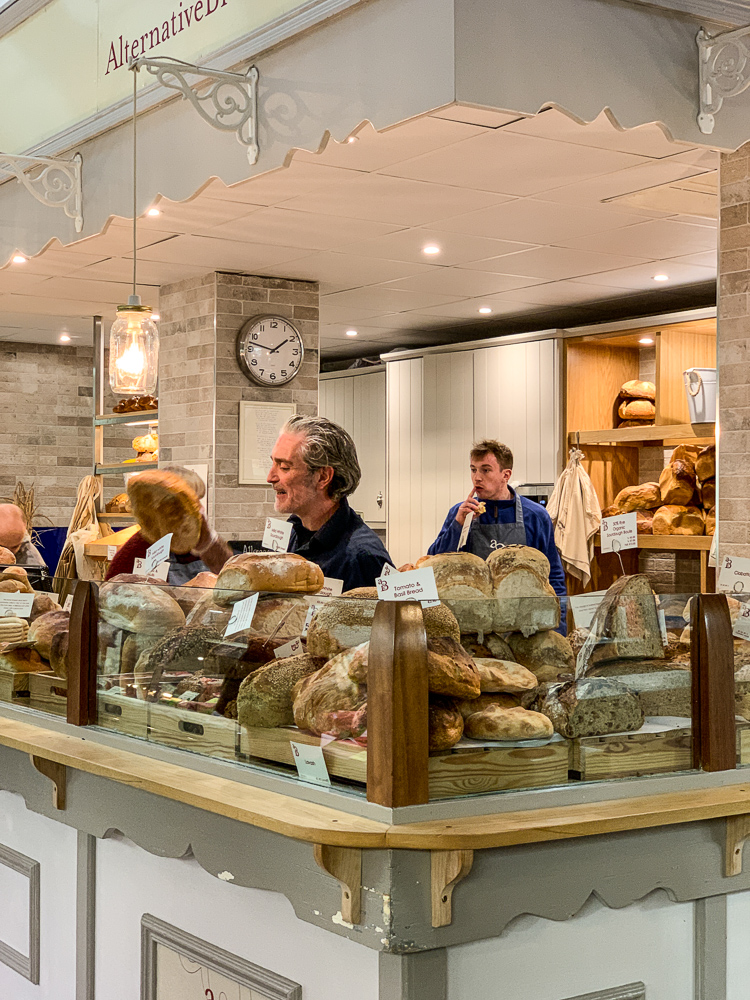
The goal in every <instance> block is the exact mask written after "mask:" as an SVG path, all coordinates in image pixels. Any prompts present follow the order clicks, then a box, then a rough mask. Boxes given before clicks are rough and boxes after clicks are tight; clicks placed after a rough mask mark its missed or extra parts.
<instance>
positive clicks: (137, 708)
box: [96, 691, 149, 740]
mask: <svg viewBox="0 0 750 1000" xmlns="http://www.w3.org/2000/svg"><path fill="white" fill-rule="evenodd" d="M96 704H97V720H96V724H97V725H98V726H102V728H104V729H114V730H116V731H117V732H118V733H126V734H127V735H128V736H140V737H141V739H144V740H145V739H146V736H147V735H148V707H149V706H148V702H145V701H141V700H140V699H139V698H129V697H128V696H127V695H123V694H111V693H110V692H109V691H99V692H98V693H97V696H96Z"/></svg>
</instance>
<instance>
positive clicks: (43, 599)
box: [29, 591, 62, 622]
mask: <svg viewBox="0 0 750 1000" xmlns="http://www.w3.org/2000/svg"><path fill="white" fill-rule="evenodd" d="M61 610H62V609H61V607H60V605H59V604H58V603H57V601H56V600H55V598H54V597H53V596H52V594H42V593H39V592H36V591H35V592H34V601H33V604H32V605H31V614H30V615H29V621H30V622H35V621H36V620H37V618H41V616H42V615H46V614H48V613H49V612H50V611H61Z"/></svg>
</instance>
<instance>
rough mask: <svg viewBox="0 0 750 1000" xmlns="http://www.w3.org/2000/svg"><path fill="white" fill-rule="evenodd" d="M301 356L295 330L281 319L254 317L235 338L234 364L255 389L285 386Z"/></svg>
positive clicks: (296, 367)
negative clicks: (253, 384)
mask: <svg viewBox="0 0 750 1000" xmlns="http://www.w3.org/2000/svg"><path fill="white" fill-rule="evenodd" d="M304 356H305V350H304V348H303V346H302V337H301V335H300V332H299V330H298V329H297V328H296V327H295V326H294V324H293V323H291V322H290V321H289V320H288V319H284V317H283V316H254V317H253V318H252V319H249V320H248V321H247V323H245V324H244V325H243V327H242V329H241V330H240V332H239V333H238V334H237V362H238V364H239V366H240V368H241V369H242V371H243V372H244V374H245V375H246V376H247V377H248V378H249V379H250V380H251V381H252V382H255V383H256V384H257V385H262V386H265V387H266V388H273V387H274V386H279V385H288V384H289V382H291V381H292V379H293V378H294V377H295V376H296V375H297V373H298V372H299V369H300V365H301V364H302V359H303V358H304Z"/></svg>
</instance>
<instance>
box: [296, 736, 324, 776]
mask: <svg viewBox="0 0 750 1000" xmlns="http://www.w3.org/2000/svg"><path fill="white" fill-rule="evenodd" d="M289 743H290V745H291V747H292V756H293V757H294V763H295V764H296V766H297V774H298V775H299V776H300V778H301V779H302V781H309V782H310V783H311V784H313V785H330V784H331V777H330V775H329V774H328V768H327V767H326V759H325V757H324V756H323V748H322V747H313V746H308V745H307V744H306V743H295V742H294V741H293V740H290V741H289Z"/></svg>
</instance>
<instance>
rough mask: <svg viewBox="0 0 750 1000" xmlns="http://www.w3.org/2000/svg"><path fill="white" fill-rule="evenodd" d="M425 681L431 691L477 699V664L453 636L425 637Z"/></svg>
mask: <svg viewBox="0 0 750 1000" xmlns="http://www.w3.org/2000/svg"><path fill="white" fill-rule="evenodd" d="M427 683H428V686H429V689H430V691H432V692H433V693H434V694H445V695H450V696H451V697H454V698H478V697H479V694H480V692H481V683H480V680H479V672H478V671H477V667H476V664H475V663H474V660H473V659H472V657H471V656H469V654H468V653H467V652H466V650H465V649H464V648H463V646H461V645H460V644H459V643H458V642H456V640H455V639H448V638H445V637H441V638H431V639H428V640H427Z"/></svg>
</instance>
